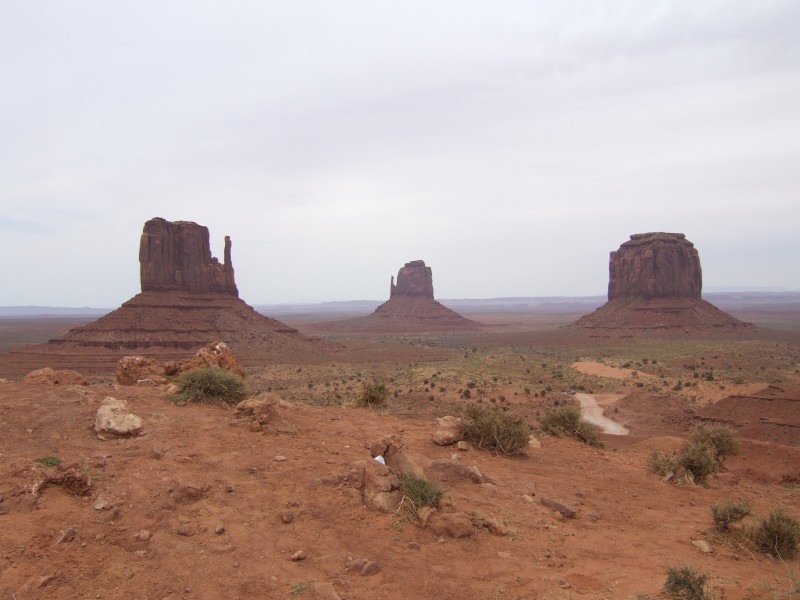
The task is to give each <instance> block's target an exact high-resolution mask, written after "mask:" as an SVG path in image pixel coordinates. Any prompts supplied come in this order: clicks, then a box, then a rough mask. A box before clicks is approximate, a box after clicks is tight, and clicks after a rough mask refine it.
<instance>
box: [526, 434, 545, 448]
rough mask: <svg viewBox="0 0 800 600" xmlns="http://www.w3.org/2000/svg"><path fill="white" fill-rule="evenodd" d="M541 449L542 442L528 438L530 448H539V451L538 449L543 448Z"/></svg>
mask: <svg viewBox="0 0 800 600" xmlns="http://www.w3.org/2000/svg"><path fill="white" fill-rule="evenodd" d="M541 447H542V442H540V441H539V440H538V438H535V437H533V436H531V437H529V438H528V448H537V449H538V448H541Z"/></svg>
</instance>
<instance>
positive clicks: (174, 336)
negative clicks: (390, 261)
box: [3, 218, 333, 373]
mask: <svg viewBox="0 0 800 600" xmlns="http://www.w3.org/2000/svg"><path fill="white" fill-rule="evenodd" d="M139 261H140V274H141V286H142V291H141V293H139V294H137V295H135V296H134V297H133V298H131V299H130V300H128V301H127V302H125V303H123V304H122V306H120V307H119V308H118V309H117V310H114V311H112V312H110V313H108V314H107V315H104V316H103V317H101V318H99V319H98V320H96V321H94V322H92V323H89V324H88V325H84V326H83V327H77V328H75V329H72V330H70V331H68V332H67V333H66V334H64V335H63V336H61V337H59V338H56V339H54V340H51V341H49V342H47V343H46V344H39V345H36V346H28V347H27V348H22V349H20V350H18V351H16V352H12V353H10V354H9V355H8V356H6V357H4V358H5V360H4V361H3V362H4V363H5V365H7V366H4V368H5V370H6V372H8V373H14V372H18V373H23V372H28V371H30V370H31V369H32V368H37V367H38V366H39V365H42V366H51V365H55V366H59V367H68V368H76V369H78V370H80V371H82V372H86V373H91V372H105V371H108V370H112V371H113V369H114V365H116V361H117V360H118V359H119V357H120V356H122V355H126V354H136V355H142V356H148V357H153V358H159V359H179V358H185V357H186V356H190V355H192V354H194V352H196V351H197V350H198V349H199V348H202V347H204V346H206V345H208V344H210V343H212V342H215V341H221V342H225V343H226V344H228V346H229V347H230V348H231V350H232V351H233V353H234V354H235V355H236V357H237V359H238V360H239V361H240V362H241V363H242V364H244V365H252V364H263V363H264V362H265V361H269V360H276V359H280V360H285V359H286V358H287V357H292V356H294V357H295V358H297V357H305V356H306V355H308V354H309V353H319V352H322V353H327V352H329V351H331V350H333V345H332V344H330V343H328V342H325V341H323V340H312V339H309V338H306V337H305V336H303V335H301V334H300V333H298V331H297V330H296V329H293V328H291V327H289V326H287V325H285V324H283V323H281V322H280V321H276V320H274V319H270V318H269V317H266V316H264V315H262V314H260V313H258V312H256V311H255V310H254V309H253V308H252V307H251V306H249V305H247V304H245V303H244V302H243V301H242V300H241V299H239V297H238V290H237V288H236V282H235V281H234V276H233V263H232V261H231V241H230V238H228V237H226V238H225V258H224V262H223V263H222V264H220V263H219V261H218V260H217V259H216V258H214V257H213V256H211V250H210V246H209V235H208V228H206V227H203V226H202V225H198V224H197V223H191V222H188V221H176V222H170V221H166V220H164V219H160V218H155V219H151V220H149V221H147V222H146V223H145V225H144V230H143V233H142V237H141V242H140V245H139Z"/></svg>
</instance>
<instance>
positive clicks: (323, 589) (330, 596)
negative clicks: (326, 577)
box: [311, 582, 342, 600]
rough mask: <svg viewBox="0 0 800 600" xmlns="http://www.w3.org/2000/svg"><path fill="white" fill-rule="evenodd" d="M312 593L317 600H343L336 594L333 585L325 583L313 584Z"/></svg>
mask: <svg viewBox="0 0 800 600" xmlns="http://www.w3.org/2000/svg"><path fill="white" fill-rule="evenodd" d="M311 593H312V594H314V598H315V600H342V599H341V596H339V594H337V593H336V590H335V589H334V588H333V585H332V584H330V583H324V582H314V583H312V584H311Z"/></svg>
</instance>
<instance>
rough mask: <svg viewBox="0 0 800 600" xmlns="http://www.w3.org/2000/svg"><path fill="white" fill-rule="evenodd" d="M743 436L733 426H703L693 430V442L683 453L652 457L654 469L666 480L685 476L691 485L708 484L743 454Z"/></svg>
mask: <svg viewBox="0 0 800 600" xmlns="http://www.w3.org/2000/svg"><path fill="white" fill-rule="evenodd" d="M740 448H741V442H740V440H739V434H738V433H737V432H736V431H735V430H734V429H731V428H730V427H727V426H725V425H716V424H711V425H708V424H700V425H696V426H695V427H693V428H692V430H691V432H690V435H689V440H688V441H687V442H686V443H685V444H684V445H683V447H682V448H681V450H680V451H679V452H673V453H672V454H671V455H665V454H662V453H661V452H657V451H654V452H652V453H651V454H650V458H649V460H648V465H649V467H650V470H651V471H653V472H654V473H658V474H659V475H661V476H664V477H671V476H679V475H680V476H683V477H685V478H686V479H687V480H688V481H689V482H691V483H700V484H703V483H705V482H706V481H707V480H708V478H709V477H710V476H711V475H713V474H714V473H717V472H718V471H720V470H721V469H722V468H723V466H722V465H723V462H724V461H725V459H726V458H727V457H728V456H735V455H736V454H738V453H739V451H740Z"/></svg>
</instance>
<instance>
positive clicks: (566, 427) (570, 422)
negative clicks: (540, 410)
mask: <svg viewBox="0 0 800 600" xmlns="http://www.w3.org/2000/svg"><path fill="white" fill-rule="evenodd" d="M539 422H540V423H541V426H542V431H544V432H545V433H549V434H550V435H555V436H559V437H572V438H575V439H577V440H579V441H581V442H583V443H584V444H588V445H590V446H600V445H602V444H601V442H600V428H599V427H597V426H596V425H592V424H591V423H587V422H586V421H584V420H582V419H581V411H580V409H579V408H578V407H576V406H556V407H554V408H550V409H548V410H546V411H545V413H544V414H543V415H542V416H541V418H540V419H539Z"/></svg>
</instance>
